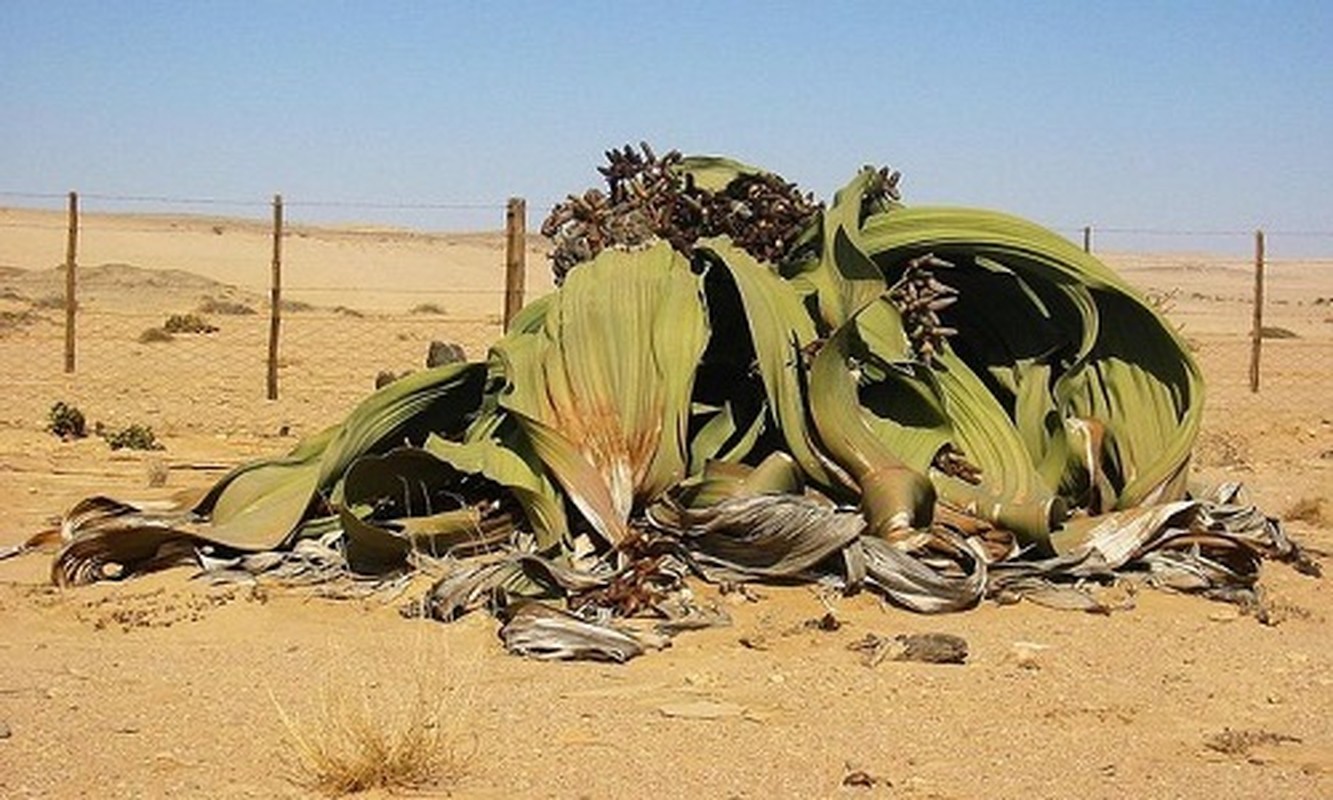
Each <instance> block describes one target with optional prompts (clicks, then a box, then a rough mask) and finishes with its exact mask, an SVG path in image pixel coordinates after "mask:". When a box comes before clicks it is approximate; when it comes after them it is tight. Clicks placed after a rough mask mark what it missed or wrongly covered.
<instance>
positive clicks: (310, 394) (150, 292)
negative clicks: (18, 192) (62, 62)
mask: <svg viewBox="0 0 1333 800" xmlns="http://www.w3.org/2000/svg"><path fill="white" fill-rule="evenodd" d="M80 199H81V200H83V199H84V198H80ZM157 200H160V198H159V199H157ZM191 202H199V201H191ZM83 206H84V207H83V208H82V209H80V213H79V215H78V225H77V262H76V263H77V267H76V269H75V271H74V272H75V277H76V282H77V285H76V288H75V292H74V298H75V306H74V308H75V313H74V315H73V320H72V322H73V334H74V335H73V339H72V341H73V344H74V354H75V359H74V370H73V371H72V372H66V371H65V369H64V368H65V357H66V310H67V303H66V299H67V289H68V287H67V285H66V277H67V274H66V273H67V271H66V270H65V269H64V266H63V264H64V261H65V255H66V246H67V237H68V235H69V225H68V224H67V220H66V219H65V214H64V213H63V212H61V211H57V210H55V209H46V210H43V209H17V208H9V209H0V369H3V370H4V371H5V374H6V375H7V376H8V380H7V384H8V388H7V389H6V391H5V393H6V395H7V398H6V399H7V401H8V402H6V403H5V404H4V409H3V411H0V418H3V419H4V421H6V422H9V423H12V424H20V425H31V424H34V422H40V421H41V420H43V419H44V417H45V415H46V413H47V411H48V410H49V408H50V407H51V406H52V404H53V403H54V402H55V401H57V400H62V401H65V402H67V403H72V404H76V405H78V406H80V408H82V409H84V410H85V412H86V413H88V414H89V415H90V416H91V417H95V418H97V419H98V420H99V421H105V422H106V423H107V424H108V425H117V424H127V423H129V422H139V423H144V424H149V425H152V426H153V427H154V428H155V430H157V431H158V432H165V433H167V434H176V435H181V434H186V433H208V434H231V433H258V434H271V433H273V432H275V431H279V430H284V429H285V430H290V431H292V432H295V433H300V432H308V431H310V430H313V429H315V428H319V427H322V426H323V425H326V424H330V423H332V422H335V421H337V420H338V419H340V418H341V417H342V416H343V415H344V414H345V413H346V412H347V410H348V409H350V408H351V407H352V406H354V405H355V404H356V403H357V402H358V401H360V400H361V399H363V398H364V397H365V396H366V394H368V392H369V391H370V390H371V389H373V388H374V385H375V379H376V376H377V374H378V373H380V372H382V371H386V372H392V373H395V374H401V373H403V372H405V371H408V370H412V369H421V368H423V367H424V366H425V364H426V356H427V352H428V350H429V347H430V344H431V342H432V341H443V342H450V343H453V344H457V345H459V346H460V347H461V348H462V349H463V351H464V352H465V354H466V355H467V356H468V357H470V358H482V357H484V356H485V354H486V350H487V348H488V346H489V344H490V343H491V342H492V341H494V340H495V339H496V338H497V337H498V336H499V335H500V333H501V332H502V328H503V316H502V315H503V312H504V308H505V293H506V284H505V267H506V263H505V262H506V249H505V241H506V239H505V233H504V231H502V230H498V229H499V228H500V227H501V225H502V224H503V223H504V220H505V206H504V205H494V204H492V205H490V206H487V207H486V208H485V209H484V210H485V211H487V212H488V213H489V214H490V226H489V227H490V230H482V231H481V232H474V233H438V232H426V231H422V230H409V229H402V228H394V227H390V226H386V225H382V224H373V223H355V224H339V225H335V226H321V225H315V224H310V223H307V222H304V221H302V220H301V219H300V217H299V216H298V217H297V219H296V220H295V221H294V222H288V223H285V224H284V226H283V227H282V228H281V239H280V240H281V247H282V258H281V261H282V276H281V285H282V291H281V300H280V304H279V308H280V315H279V316H280V325H279V328H280V338H279V340H278V346H277V348H276V357H275V359H274V366H275V368H276V373H277V380H278V387H279V391H278V393H277V394H278V396H277V398H276V399H275V400H270V399H268V398H267V396H266V377H267V372H268V369H269V353H270V350H269V334H270V326H271V324H272V320H271V306H272V304H271V302H270V298H271V297H272V290H273V280H272V279H273V255H274V254H273V240H274V236H273V230H274V229H273V226H272V224H271V223H270V222H269V221H267V220H265V219H262V218H255V217H240V216H225V217H224V216H212V215H200V214H194V213H189V214H180V213H169V212H168V213H163V212H156V213H153V214H123V213H114V214H111V213H101V212H98V211H89V210H88V206H89V204H88V203H83ZM297 207H298V208H300V207H301V206H300V205H298V206H297ZM338 208H339V210H340V211H343V212H347V213H348V214H349V215H352V216H360V214H358V213H357V211H358V209H356V208H352V207H350V206H341V205H340V206H338ZM479 208H480V206H479V205H477V204H472V205H464V206H462V207H461V210H462V211H463V212H466V213H467V214H471V213H473V212H476V211H477V210H478V209H479ZM188 210H193V209H188ZM376 210H378V207H377V206H374V205H372V206H370V207H369V211H371V212H373V211H376ZM439 210H440V212H441V214H442V216H445V212H446V211H448V210H449V209H448V208H446V207H445V206H444V205H443V204H440V208H439ZM251 213H253V209H251ZM453 224H456V220H451V219H442V221H441V225H442V226H443V227H449V226H452V225H453ZM523 249H524V250H525V251H526V252H525V255H526V263H527V267H528V269H529V271H530V272H531V273H532V274H531V275H530V276H529V277H528V279H527V280H526V285H527V287H528V296H529V297H533V296H536V295H538V294H540V293H543V292H545V291H549V289H550V286H551V283H550V279H549V277H548V275H549V270H547V268H546V265H545V259H544V250H543V247H542V245H541V243H540V242H539V241H537V240H535V239H530V240H529V241H528V242H527V243H526V247H525V248H523Z"/></svg>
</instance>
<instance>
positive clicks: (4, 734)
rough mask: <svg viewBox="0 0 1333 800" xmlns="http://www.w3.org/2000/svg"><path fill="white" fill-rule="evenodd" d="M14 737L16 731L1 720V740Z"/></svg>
mask: <svg viewBox="0 0 1333 800" xmlns="http://www.w3.org/2000/svg"><path fill="white" fill-rule="evenodd" d="M13 735H14V731H13V730H12V729H11V728H10V727H9V723H8V722H5V721H4V720H2V719H0V739H8V738H9V737H11V736H13Z"/></svg>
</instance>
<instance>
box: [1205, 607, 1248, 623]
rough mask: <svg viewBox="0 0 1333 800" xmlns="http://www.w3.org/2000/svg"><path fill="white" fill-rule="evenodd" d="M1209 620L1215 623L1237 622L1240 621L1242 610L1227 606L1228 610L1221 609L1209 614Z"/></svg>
mask: <svg viewBox="0 0 1333 800" xmlns="http://www.w3.org/2000/svg"><path fill="white" fill-rule="evenodd" d="M1208 619H1210V620H1211V621H1213V622H1235V621H1236V620H1238V619H1240V610H1239V609H1237V608H1236V607H1235V606H1227V607H1226V608H1219V609H1218V610H1216V611H1214V612H1212V613H1211V614H1209V615H1208Z"/></svg>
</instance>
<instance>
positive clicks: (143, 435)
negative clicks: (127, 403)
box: [96, 422, 166, 450]
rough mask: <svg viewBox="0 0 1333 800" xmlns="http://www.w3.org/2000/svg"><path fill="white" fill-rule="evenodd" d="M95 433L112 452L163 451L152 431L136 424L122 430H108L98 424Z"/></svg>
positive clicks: (163, 448)
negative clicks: (104, 441)
mask: <svg viewBox="0 0 1333 800" xmlns="http://www.w3.org/2000/svg"><path fill="white" fill-rule="evenodd" d="M96 432H97V435H98V436H101V437H102V438H103V439H104V440H106V443H107V446H109V447H110V448H111V449H112V450H165V449H166V447H164V446H163V445H162V443H161V442H159V441H158V440H157V436H156V435H155V434H154V433H153V429H152V428H150V427H148V426H147V425H140V424H138V423H137V422H136V423H132V424H130V425H128V426H126V427H124V428H118V429H114V430H113V429H109V428H104V427H103V426H102V425H101V423H98V425H97V428H96Z"/></svg>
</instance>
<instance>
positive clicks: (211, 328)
mask: <svg viewBox="0 0 1333 800" xmlns="http://www.w3.org/2000/svg"><path fill="white" fill-rule="evenodd" d="M162 330H164V331H166V332H167V333H216V332H217V330H218V328H217V326H216V325H212V324H210V323H209V322H208V320H206V319H204V318H203V317H201V316H199V315H198V314H172V315H171V316H169V317H167V321H166V323H165V324H163V325H162Z"/></svg>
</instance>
